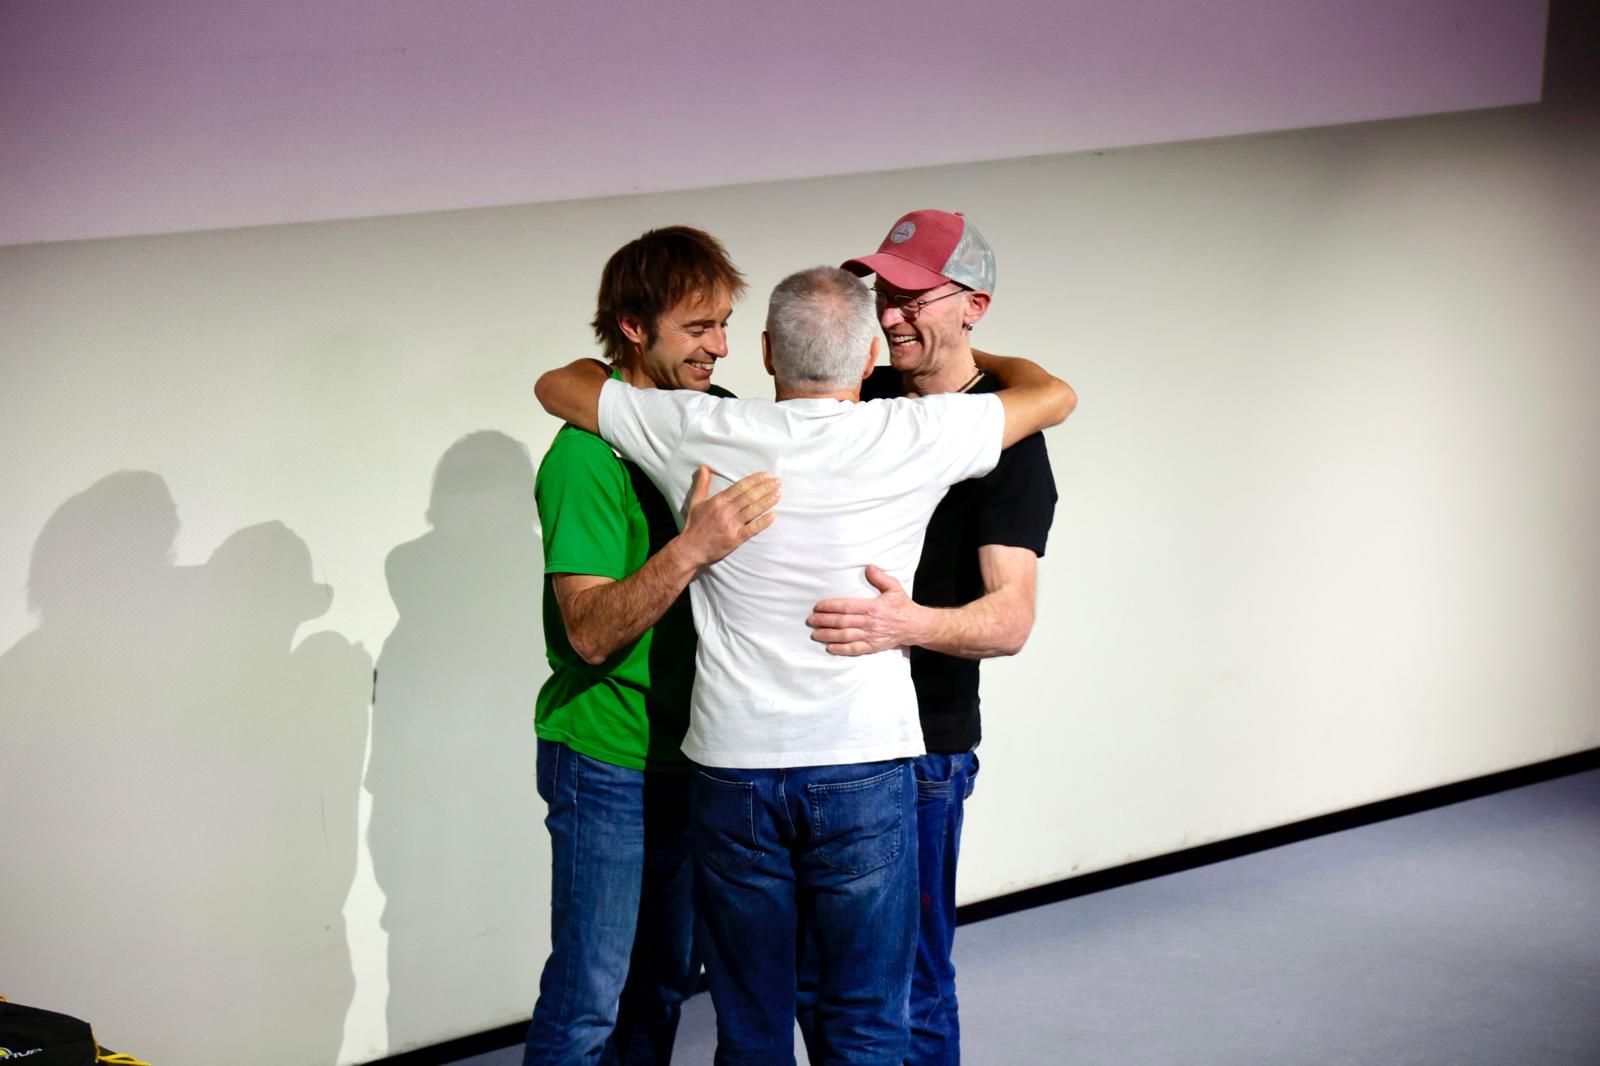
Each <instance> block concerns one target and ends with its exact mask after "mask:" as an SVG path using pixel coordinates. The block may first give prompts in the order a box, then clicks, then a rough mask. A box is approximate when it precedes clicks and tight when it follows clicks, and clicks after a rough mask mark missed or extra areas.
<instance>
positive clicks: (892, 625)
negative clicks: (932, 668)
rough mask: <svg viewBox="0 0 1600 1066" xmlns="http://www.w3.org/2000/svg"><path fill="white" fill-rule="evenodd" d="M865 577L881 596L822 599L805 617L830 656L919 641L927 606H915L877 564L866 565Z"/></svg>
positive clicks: (858, 653)
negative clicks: (809, 614) (808, 615)
mask: <svg viewBox="0 0 1600 1066" xmlns="http://www.w3.org/2000/svg"><path fill="white" fill-rule="evenodd" d="M867 580H868V581H869V582H871V583H872V587H873V588H875V589H877V590H878V591H879V592H880V593H881V594H882V595H879V596H877V597H875V598H873V599H870V600H869V599H848V600H847V599H839V600H823V601H822V602H821V603H819V604H817V605H816V606H815V607H813V608H812V609H811V616H810V617H809V618H807V619H806V625H808V626H810V627H811V639H812V640H815V641H817V642H818V643H821V644H826V645H827V646H828V654H829V655H870V654H872V653H873V652H879V651H883V650H884V649H886V648H904V647H910V646H911V645H913V644H920V643H922V626H923V623H924V621H925V619H926V616H927V612H928V608H926V607H921V606H918V605H917V604H916V603H915V602H914V601H913V600H912V599H911V597H910V596H907V595H906V590H905V589H904V588H902V587H901V585H900V582H898V581H896V580H895V579H894V578H893V577H891V576H890V575H889V574H888V573H887V572H885V571H884V570H881V569H879V568H878V567H876V566H868V567H867Z"/></svg>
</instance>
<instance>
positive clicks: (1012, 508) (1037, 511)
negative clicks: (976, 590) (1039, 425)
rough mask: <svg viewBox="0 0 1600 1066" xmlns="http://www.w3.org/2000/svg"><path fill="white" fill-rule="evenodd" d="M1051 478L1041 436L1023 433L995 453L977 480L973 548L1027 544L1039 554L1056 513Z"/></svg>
mask: <svg viewBox="0 0 1600 1066" xmlns="http://www.w3.org/2000/svg"><path fill="white" fill-rule="evenodd" d="M1056 498H1057V497H1056V481H1055V475H1054V474H1053V473H1052V472H1051V470H1050V453H1049V452H1048V451H1047V450H1046V449H1045V445H1044V435H1043V434H1041V433H1035V434H1033V435H1032V436H1030V437H1024V438H1023V439H1022V440H1019V441H1017V443H1015V444H1013V445H1012V446H1011V447H1009V448H1007V449H1006V450H1005V451H1004V452H1002V453H1001V455H1000V461H999V463H997V464H996V465H995V468H994V470H992V471H991V472H990V473H989V474H988V476H986V477H985V478H984V479H983V480H982V482H981V483H980V487H979V491H978V513H977V516H976V523H975V528H976V531H977V543H978V546H979V547H982V546H983V545H985V544H998V545H1004V546H1006V547H1012V548H1027V549H1028V550H1029V551H1031V552H1033V553H1034V554H1035V555H1037V556H1039V557H1040V558H1043V557H1044V547H1045V541H1047V540H1048V539H1049V537H1050V525H1051V523H1052V522H1053V521H1054V520H1055V513H1056Z"/></svg>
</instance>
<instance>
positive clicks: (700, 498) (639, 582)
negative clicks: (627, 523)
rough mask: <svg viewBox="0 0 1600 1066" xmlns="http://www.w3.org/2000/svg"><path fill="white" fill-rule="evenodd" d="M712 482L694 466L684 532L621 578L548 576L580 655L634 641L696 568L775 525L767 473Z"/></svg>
mask: <svg viewBox="0 0 1600 1066" xmlns="http://www.w3.org/2000/svg"><path fill="white" fill-rule="evenodd" d="M566 369H569V370H570V369H571V368H570V367H569V368H566ZM561 372H562V371H552V373H561ZM548 376H549V375H546V377H548ZM543 382H544V379H543V378H541V379H540V384H541V385H542V384H543ZM550 413H551V414H557V412H556V411H553V410H552V411H551V412H550ZM710 484H711V471H710V469H709V468H708V467H705V466H702V467H701V468H700V469H699V470H698V471H697V472H696V473H695V478H694V488H693V490H692V491H691V492H690V494H689V516H688V519H687V520H686V521H685V522H684V525H683V531H682V532H680V533H679V534H678V535H677V536H676V537H673V538H672V539H671V540H669V541H667V543H666V544H665V545H664V546H663V547H662V549H661V550H660V551H658V552H656V553H655V554H654V555H652V556H651V557H650V558H649V559H647V560H645V564H644V565H643V566H641V567H640V568H639V569H638V570H635V571H634V572H633V573H631V574H629V575H628V576H627V577H625V578H623V579H622V580H621V581H614V580H612V579H611V578H607V577H599V576H596V575H593V574H556V575H555V576H554V577H552V579H551V587H552V588H553V589H554V590H555V594H556V602H557V603H558V604H559V605H560V607H561V620H562V621H563V622H564V623H565V624H566V627H567V642H568V643H570V644H571V645H572V650H573V651H575V652H577V653H578V654H579V655H580V656H581V657H582V658H583V661H584V662H586V663H589V664H591V665H596V666H598V665H599V664H600V663H603V662H605V661H606V660H607V659H609V658H610V657H611V656H612V655H614V654H615V653H616V652H617V650H618V649H620V648H622V647H623V646H625V645H627V644H629V643H631V642H633V641H634V640H637V639H638V638H639V636H640V634H642V633H643V632H644V631H645V630H647V629H649V628H650V627H651V626H653V625H655V624H656V623H657V622H658V621H660V620H661V616H662V615H664V614H666V613H667V608H668V607H671V606H672V604H673V602H674V601H675V600H676V599H677V598H678V597H679V596H680V595H681V594H682V593H683V590H684V589H685V588H687V587H688V586H689V582H690V581H692V580H693V579H694V576H695V574H697V573H699V572H700V568H701V567H703V566H709V565H710V564H711V563H714V562H716V561H717V560H718V559H721V558H722V557H723V556H725V555H727V554H728V553H729V552H731V551H733V550H734V549H735V548H737V547H738V546H739V545H741V544H743V543H744V542H745V541H747V540H749V539H750V538H751V537H753V536H755V535H756V534H757V533H760V532H761V531H762V530H763V529H766V528H767V527H768V526H770V525H771V524H772V520H773V515H772V508H773V505H775V504H776V503H777V502H778V489H779V483H778V479H777V478H775V477H773V476H772V475H771V474H751V475H750V476H749V477H746V478H743V479H741V480H739V481H736V482H734V483H733V484H732V485H730V486H728V487H727V488H725V489H723V490H722V491H721V492H719V493H717V494H716V495H715V496H711V497H710V498H709V499H708V498H707V492H708V490H709V487H710Z"/></svg>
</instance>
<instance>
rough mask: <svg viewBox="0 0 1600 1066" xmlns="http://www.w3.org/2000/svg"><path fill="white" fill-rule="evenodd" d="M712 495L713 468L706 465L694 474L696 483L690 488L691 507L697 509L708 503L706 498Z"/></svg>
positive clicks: (702, 465)
mask: <svg viewBox="0 0 1600 1066" xmlns="http://www.w3.org/2000/svg"><path fill="white" fill-rule="evenodd" d="M709 495H711V468H710V467H709V466H707V465H706V464H704V463H701V464H700V468H699V469H698V470H696V471H695V472H694V483H693V484H692V485H691V486H690V487H689V506H690V507H696V506H699V505H700V504H702V503H705V502H706V497H707V496H709Z"/></svg>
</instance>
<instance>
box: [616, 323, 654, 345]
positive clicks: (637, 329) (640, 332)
mask: <svg viewBox="0 0 1600 1066" xmlns="http://www.w3.org/2000/svg"><path fill="white" fill-rule="evenodd" d="M617 328H618V329H620V330H622V335H623V336H624V337H626V338H628V339H629V340H630V341H632V342H633V343H634V344H637V345H638V346H639V347H641V348H643V347H644V346H645V345H646V344H647V343H649V340H650V331H649V330H647V329H645V328H644V319H642V318H640V317H639V316H638V315H618V316H617Z"/></svg>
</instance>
